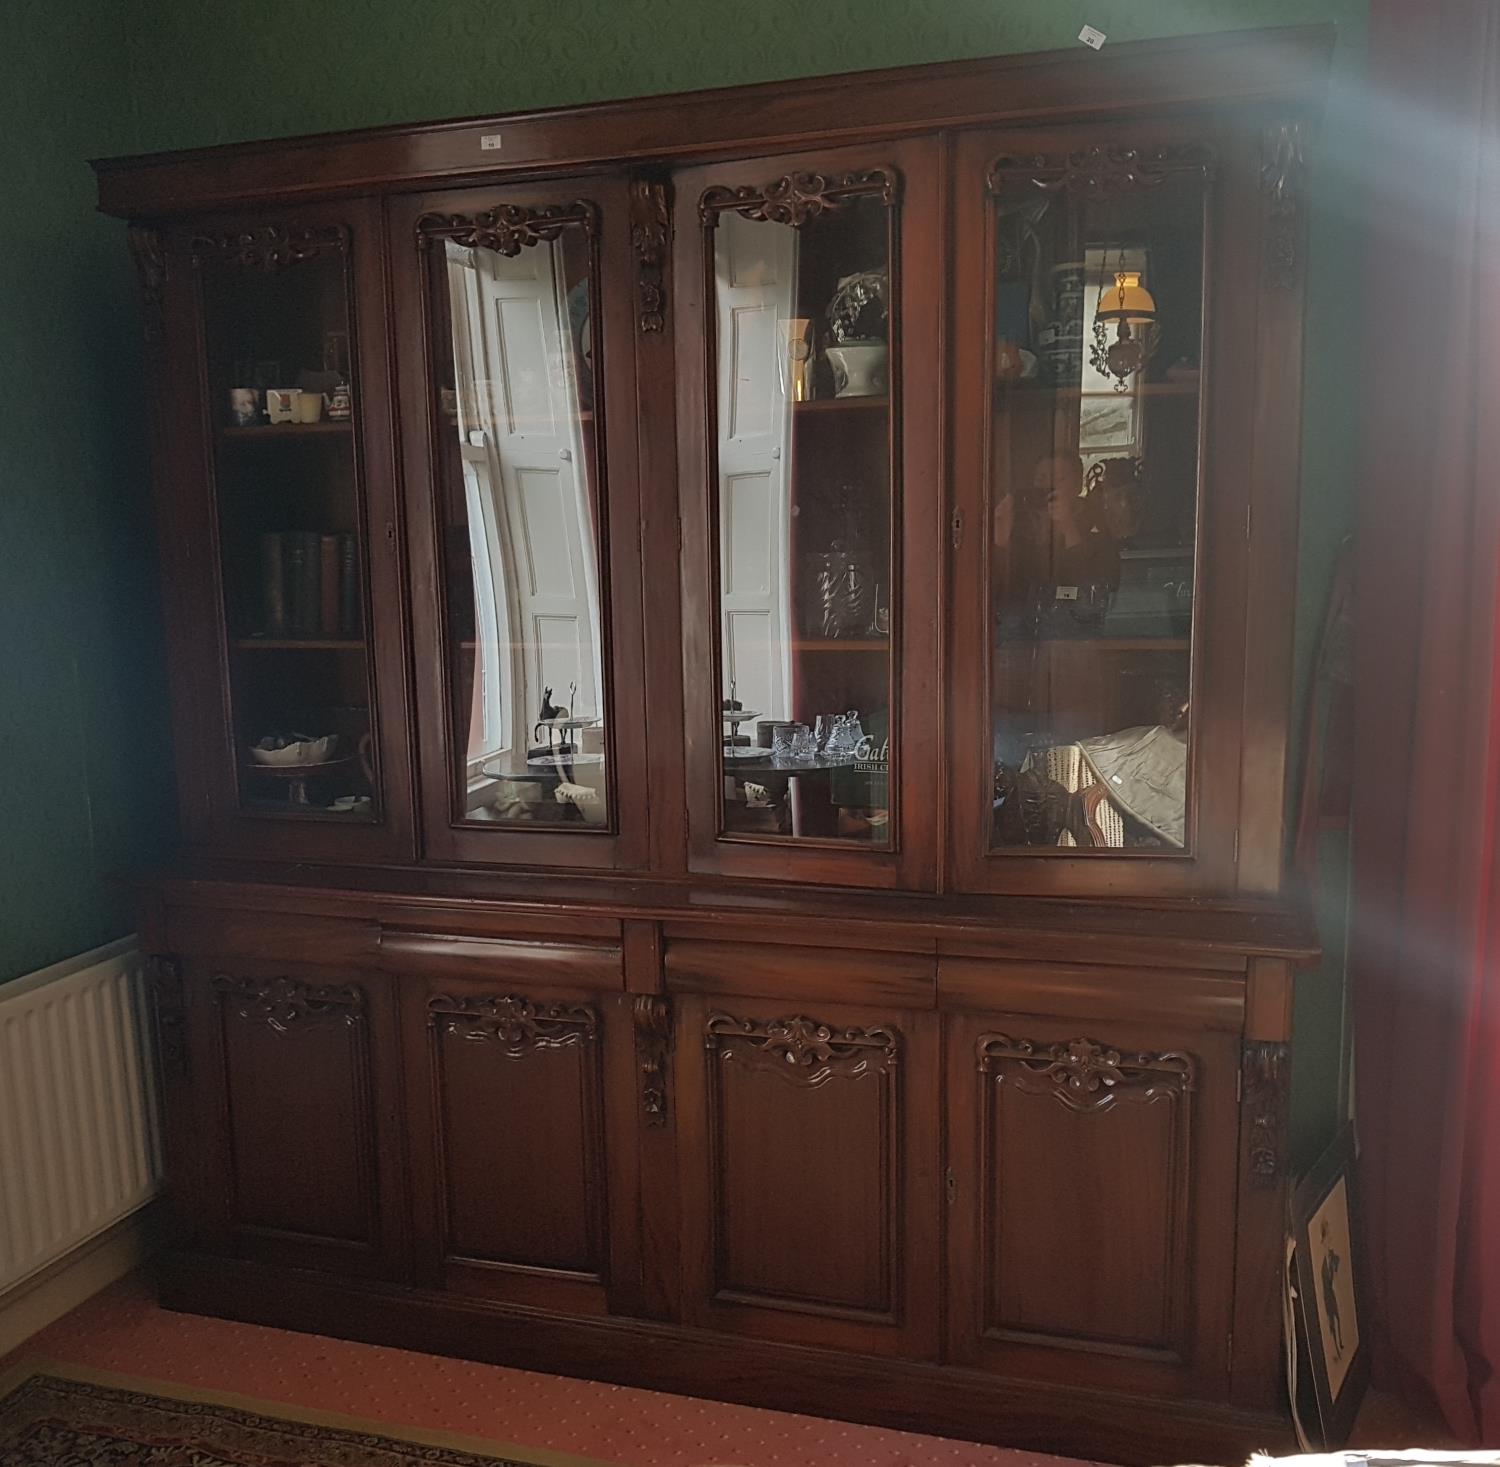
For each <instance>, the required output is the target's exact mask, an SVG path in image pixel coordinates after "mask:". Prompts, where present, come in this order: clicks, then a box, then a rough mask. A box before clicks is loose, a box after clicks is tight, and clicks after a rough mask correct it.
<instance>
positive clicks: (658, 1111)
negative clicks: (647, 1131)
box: [632, 993, 672, 1126]
mask: <svg viewBox="0 0 1500 1467" xmlns="http://www.w3.org/2000/svg"><path fill="white" fill-rule="evenodd" d="M632 1016H633V1018H634V1021H635V1053H636V1059H637V1061H638V1063H639V1064H640V1067H641V1111H642V1113H643V1114H644V1115H645V1117H646V1124H647V1125H648V1126H664V1125H666V1123H667V1057H668V1055H669V1054H670V1053H671V1051H672V1006H671V1004H670V1003H669V1002H668V1000H666V999H665V998H658V997H656V996H655V995H653V994H645V993H643V994H638V995H637V996H636V999H635V1002H634V1004H633V1005H632Z"/></svg>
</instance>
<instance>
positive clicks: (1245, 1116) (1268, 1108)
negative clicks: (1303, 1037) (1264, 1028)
mask: <svg viewBox="0 0 1500 1467" xmlns="http://www.w3.org/2000/svg"><path fill="white" fill-rule="evenodd" d="M1290 1071H1291V1051H1290V1050H1289V1049H1288V1048H1287V1046H1286V1045H1285V1044H1278V1043H1276V1042H1274V1041H1271V1040H1263V1039H1255V1040H1250V1041H1249V1042H1248V1043H1247V1044H1246V1045H1245V1053H1244V1060H1243V1063H1242V1066H1241V1082H1240V1106H1241V1110H1240V1114H1241V1117H1242V1121H1241V1124H1242V1125H1245V1126H1248V1127H1249V1130H1250V1139H1249V1153H1250V1185H1251V1186H1252V1187H1257V1188H1261V1187H1274V1186H1275V1185H1276V1184H1277V1183H1278V1182H1279V1181H1280V1179H1281V1177H1282V1175H1283V1173H1284V1171H1285V1168H1286V1131H1287V1104H1288V1099H1289V1096H1290V1084H1291V1074H1290Z"/></svg>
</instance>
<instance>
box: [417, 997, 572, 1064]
mask: <svg viewBox="0 0 1500 1467" xmlns="http://www.w3.org/2000/svg"><path fill="white" fill-rule="evenodd" d="M427 1022H428V1024H429V1025H430V1026H431V1027H432V1028H433V1029H434V1030H435V1031H436V1032H438V1033H439V1034H451V1035H453V1036H454V1037H455V1038H456V1039H467V1040H472V1041H474V1042H476V1043H480V1044H494V1045H497V1046H498V1047H499V1050H500V1053H501V1054H502V1055H504V1056H505V1058H507V1059H520V1058H522V1056H524V1055H527V1054H530V1053H532V1052H533V1051H535V1050H539V1049H562V1048H563V1047H565V1046H566V1045H570V1044H580V1043H582V1042H584V1041H585V1040H591V1039H592V1038H593V1037H594V1034H595V1032H596V1031H597V1029H598V1027H599V1016H598V1014H597V1013H596V1011H595V1010H594V1009H593V1008H591V1007H590V1006H589V1005H588V1004H573V1003H532V1002H531V1000H530V999H525V998H520V997H518V996H517V995H515V994H506V995H504V996H498V997H493V998H457V997H453V996H451V995H449V994H446V993H443V994H439V995H438V996H437V997H436V998H432V999H429V1000H428V1003H427Z"/></svg>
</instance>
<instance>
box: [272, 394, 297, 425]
mask: <svg viewBox="0 0 1500 1467" xmlns="http://www.w3.org/2000/svg"><path fill="white" fill-rule="evenodd" d="M301 396H302V389H301V388H300V387H268V388H266V421H267V422H270V423H295V422H296V421H297V399H298V398H299V397H301Z"/></svg>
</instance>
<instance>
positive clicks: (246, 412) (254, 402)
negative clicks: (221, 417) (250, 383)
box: [229, 387, 260, 428]
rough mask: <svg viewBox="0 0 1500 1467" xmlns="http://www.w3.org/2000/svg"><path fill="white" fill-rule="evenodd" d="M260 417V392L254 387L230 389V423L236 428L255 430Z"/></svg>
mask: <svg viewBox="0 0 1500 1467" xmlns="http://www.w3.org/2000/svg"><path fill="white" fill-rule="evenodd" d="M259 417H260V392H259V390H258V389H257V388H254V387H231V388H230V389H229V421H230V422H231V423H232V424H234V426H235V427H236V428H253V427H254V426H255V424H256V421H257V420H258V419H259Z"/></svg>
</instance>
